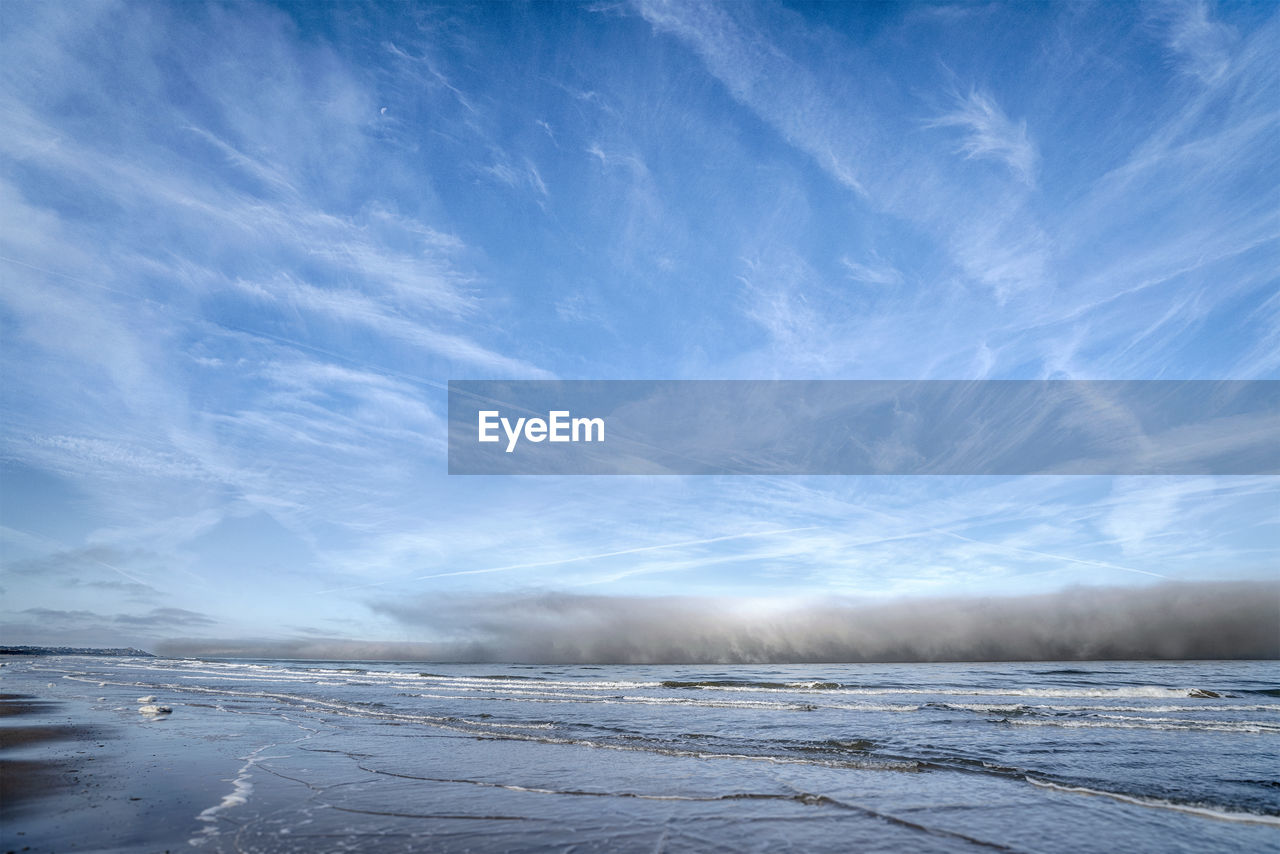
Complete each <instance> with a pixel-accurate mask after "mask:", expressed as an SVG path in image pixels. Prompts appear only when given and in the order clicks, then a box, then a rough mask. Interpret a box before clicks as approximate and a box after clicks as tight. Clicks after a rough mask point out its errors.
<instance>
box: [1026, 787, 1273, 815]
mask: <svg viewBox="0 0 1280 854" xmlns="http://www.w3.org/2000/svg"><path fill="white" fill-rule="evenodd" d="M1023 779H1025V780H1026V781H1027V782H1028V783H1030V784H1032V785H1033V786H1039V787H1040V788H1042V789H1052V790H1054V791H1058V792H1070V793H1072V794H1076V795H1091V796H1095V797H1102V798H1111V799H1112V800H1116V801H1121V802H1123V803H1126V804H1135V805H1137V806H1141V807H1153V808H1155V809H1166V810H1177V811H1178V812H1185V813H1191V814H1193V815H1199V816H1205V817H1206V818H1216V819H1219V820H1221V821H1240V822H1249V823H1253V824H1270V825H1274V826H1277V827H1280V816H1276V815H1264V814H1262V813H1254V812H1243V811H1240V810H1227V809H1221V808H1218V807H1206V806H1199V805H1196V804H1179V803H1174V802H1173V801H1166V800H1164V799H1162V798H1142V797H1138V796H1136V795H1125V794H1121V793H1120V792H1106V791H1103V790H1101V789H1090V788H1088V787H1086V786H1065V785H1062V784H1061V783H1051V782H1049V781H1048V780H1038V779H1036V778H1035V777H1031V776H1026V777H1024V778H1023Z"/></svg>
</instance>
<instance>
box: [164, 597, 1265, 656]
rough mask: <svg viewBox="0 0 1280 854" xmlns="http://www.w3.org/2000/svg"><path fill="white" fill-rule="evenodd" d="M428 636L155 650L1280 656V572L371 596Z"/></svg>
mask: <svg viewBox="0 0 1280 854" xmlns="http://www.w3.org/2000/svg"><path fill="white" fill-rule="evenodd" d="M369 607H370V608H371V609H372V610H373V611H375V612H376V613H378V614H381V615H384V616H387V617H391V618H392V619H394V620H395V621H397V622H398V623H400V624H401V625H402V626H404V628H405V629H406V631H408V632H410V633H412V634H416V635H417V636H418V637H422V638H424V639H431V640H430V641H429V642H423V643H372V642H364V641H351V640H325V639H314V638H310V639H305V640H287V641H261V642H260V641H213V640H202V639H188V640H171V641H167V642H165V643H163V644H160V645H159V647H158V649H159V651H160V652H161V653H162V654H166V655H180V656H202V657H215V656H239V657H263V658H308V659H365V660H370V659H383V660H410V661H412V660H424V661H425V660H434V661H456V662H528V663H566V664H568V663H580V664H643V663H650V664H713V663H714V664H781V663H788V662H916V661H921V662H924V661H1027V660H1031V661H1034V660H1042V661H1068V660H1124V659H1137V660H1143V659H1271V658H1280V582H1245V581H1241V582H1204V583H1170V584H1161V585H1157V586H1152V587H1142V588H1097V587H1077V588H1071V589H1068V590H1064V591H1061V592H1058V593H1052V594H1046V595H1039V596H1019V597H984V598H979V597H948V598H932V599H901V600H895V601H891V602H867V601H854V600H840V599H835V600H832V599H827V600H824V601H821V602H814V601H810V602H807V603H792V604H786V605H778V604H770V603H767V602H762V601H761V600H744V599H734V598H711V597H692V596H690V597H623V596H583V595H576V594H569V593H558V592H547V593H526V594H501V595H469V596H462V595H454V596H441V595H432V596H423V597H420V598H418V599H412V598H408V599H399V600H383V601H376V602H371V603H369Z"/></svg>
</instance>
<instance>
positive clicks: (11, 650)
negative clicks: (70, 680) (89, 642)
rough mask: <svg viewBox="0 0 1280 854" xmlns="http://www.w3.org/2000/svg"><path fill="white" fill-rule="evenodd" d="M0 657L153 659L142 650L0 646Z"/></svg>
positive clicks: (129, 648) (90, 647)
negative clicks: (58, 656)
mask: <svg viewBox="0 0 1280 854" xmlns="http://www.w3.org/2000/svg"><path fill="white" fill-rule="evenodd" d="M0 655H116V656H131V657H134V658H139V657H141V658H155V656H154V655H152V654H151V653H149V652H147V651H146V650H144V649H134V648H133V647H131V646H130V647H112V648H103V647H92V646H0Z"/></svg>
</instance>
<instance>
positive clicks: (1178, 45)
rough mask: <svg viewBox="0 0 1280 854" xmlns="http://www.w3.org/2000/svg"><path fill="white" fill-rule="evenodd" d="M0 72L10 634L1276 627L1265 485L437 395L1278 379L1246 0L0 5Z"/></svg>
mask: <svg viewBox="0 0 1280 854" xmlns="http://www.w3.org/2000/svg"><path fill="white" fill-rule="evenodd" d="M0 57H3V59H0V127H3V128H4V130H3V131H2V132H0V223H2V225H0V642H4V643H11V644H12V643H32V644H77V645H111V646H117V645H134V646H140V647H143V648H156V647H164V645H165V644H169V645H170V646H171V647H172V648H175V649H176V648H179V647H181V649H183V650H186V651H195V652H197V653H198V652H200V651H201V650H205V651H208V650H210V649H214V648H222V649H228V648H231V647H228V646H226V645H225V643H224V644H223V646H221V647H218V646H217V643H223V642H226V641H234V642H236V643H238V644H239V646H236V647H235V648H236V649H239V650H241V651H250V652H251V651H253V650H254V649H257V650H288V649H297V648H299V645H303V644H306V643H310V642H313V641H322V642H323V644H322V645H323V647H324V649H325V650H326V653H325V654H327V655H334V654H342V652H343V650H346V651H348V652H349V653H350V654H353V655H356V654H359V653H360V651H361V650H363V651H364V652H369V650H371V649H373V647H370V646H367V645H368V644H384V645H385V644H393V645H394V644H399V645H401V646H398V647H395V648H396V649H397V650H400V651H401V652H403V649H404V647H403V645H404V644H415V643H446V642H448V643H465V642H469V641H477V640H481V641H482V640H485V639H486V638H492V637H494V636H495V633H496V634H499V635H501V634H502V633H503V632H509V631H515V630H514V629H512V628H511V627H512V626H513V625H515V624H516V623H520V625H524V624H525V623H527V622H528V621H529V620H536V619H537V615H538V614H541V613H544V612H545V613H554V614H557V615H559V616H558V617H557V618H556V620H563V621H564V622H563V623H559V622H555V621H554V620H553V621H552V622H553V623H555V625H556V626H559V627H560V628H557V629H556V631H560V630H562V629H563V630H564V631H570V632H572V631H586V630H587V629H586V628H584V627H589V628H590V630H591V631H597V632H598V628H599V625H600V624H602V623H604V624H607V623H608V622H609V621H610V620H611V619H615V616H616V614H618V613H619V611H618V609H619V608H621V609H623V610H624V611H626V612H627V613H628V614H630V613H632V612H633V611H634V612H635V613H638V614H640V615H641V618H638V619H640V621H641V622H642V623H643V622H644V619H643V615H645V614H651V615H652V616H653V620H652V621H650V622H649V623H647V625H650V626H653V625H659V624H662V625H666V624H667V621H669V620H670V619H671V616H670V615H671V614H673V613H674V614H677V615H680V616H679V619H678V620H677V622H679V621H692V622H693V623H696V622H697V621H698V620H699V619H700V617H699V615H708V614H710V613H712V612H724V611H726V610H727V611H732V612H733V613H734V614H738V615H743V614H745V615H767V614H770V613H775V612H777V611H778V609H789V610H787V613H796V609H800V612H803V613H809V612H805V611H804V610H803V609H805V608H810V609H818V608H822V609H830V608H832V607H861V606H864V605H874V604H876V603H881V604H883V605H885V607H891V608H900V607H902V603H903V602H904V601H905V602H907V603H910V602H913V601H928V602H932V603H935V606H936V603H938V602H968V601H971V600H974V599H975V598H983V597H988V598H989V597H1023V598H1022V599H1020V600H1019V601H1035V602H1043V601H1045V600H1043V599H1042V598H1038V597H1044V596H1064V597H1075V598H1072V599H1071V601H1076V599H1078V598H1079V596H1080V595H1081V594H1080V591H1081V590H1082V589H1093V588H1108V589H1110V588H1133V589H1136V590H1138V591H1139V592H1141V591H1142V590H1149V591H1165V593H1160V595H1162V596H1163V595H1165V594H1166V593H1167V588H1168V585H1170V584H1171V583H1183V584H1200V585H1219V586H1220V585H1221V584H1223V583H1226V584H1228V586H1230V585H1231V584H1232V583H1237V582H1239V583H1245V582H1249V583H1254V584H1257V583H1262V584H1263V585H1264V586H1263V587H1260V588H1258V589H1259V590H1262V591H1263V593H1262V595H1263V596H1264V597H1271V598H1270V600H1269V601H1270V602H1271V603H1273V604H1275V605H1276V606H1277V607H1276V608H1275V609H1273V610H1276V611H1280V593H1278V592H1277V588H1276V587H1275V586H1274V582H1276V581H1277V579H1278V578H1280V561H1278V555H1280V512H1278V509H1280V479H1278V478H1277V477H1275V476H1245V475H1239V476H1229V477H1228V476H1217V477H1211V476H1195V477H1192V476H1187V477H1181V476H1179V477H1173V476H1168V477H1165V476H1127V477H1119V476H1117V477H1104V476H1096V477H1093V476H1090V477H1086V476H1070V477H1067V476H1064V477H1051V476H1023V477H992V476H987V477H978V476H974V477H961V476H936V477H908V476H898V477H890V476H886V477H852V476H850V477H836V476H827V477H817V476H815V477H747V476H741V477H734V476H689V477H678V476H668V477H660V476H655V477H648V476H632V477H623V476H619V477H611V476H600V477H552V476H547V477H504V476H457V475H455V476H450V475H448V474H447V468H446V453H445V451H446V438H447V435H446V418H447V413H446V388H447V383H448V381H449V380H462V379H469V380H475V379H481V380H483V379H497V380H521V379H553V378H558V379H592V380H610V379H765V380H772V379H875V380H884V379H893V380H899V379H900V380H927V379H951V380H971V379H1090V380H1116V379H1119V380H1156V379H1277V378H1280V287H1278V286H1277V285H1278V281H1280V277H1278V275H1277V270H1280V263H1277V262H1278V261H1280V253H1278V251H1277V250H1278V245H1280V189H1278V188H1280V146H1277V145H1276V144H1275V140H1276V139H1277V138H1278V137H1280V98H1277V96H1276V92H1277V91H1280V9H1277V7H1276V6H1275V5H1274V4H1272V3H1253V4H1227V3H1218V4H1214V3H1209V2H1190V3H1163V2H1162V3H1150V4H1143V3H1114V4H1113V3H1096V4H1090V3H1028V4H980V3H960V4H949V3H903V4H892V3H861V4H854V3H850V4H825V3H823V4H805V3H784V4H776V3H755V2H752V3H745V2H744V3H729V4H701V3H689V4H686V3H665V2H635V3H611V2H599V3H584V4H569V3H548V4H502V3H483V4H476V5H463V4H442V5H427V4H401V3H387V4H377V3H370V4H358V3H346V2H342V3H326V4H260V3H227V4H201V3H196V2H181V3H117V2H75V3H37V2H28V1H27V0H8V2H4V3H0ZM1265 585H1271V586H1265ZM1188 589H1190V588H1188ZM1203 589H1206V590H1208V589H1210V588H1208V587H1206V588H1203ZM1212 589H1214V590H1217V589H1219V587H1213V588H1212ZM1233 589H1234V588H1233ZM1121 595H1123V596H1128V595H1130V594H1129V593H1128V592H1125V593H1123V594H1121ZM1027 597H1030V598H1027ZM1064 601H1066V600H1064ZM1126 601H1127V600H1126ZM1153 601H1154V600H1153ZM1263 601H1267V600H1266V599H1265V598H1264V600H1263ZM547 603H552V605H548V604H547ZM555 603H560V604H558V605H557V604H555ZM565 603H568V604H565ZM673 603H674V604H673ZM833 603H834V604H833ZM931 607H932V606H931ZM966 607H967V606H966ZM1037 607H1039V606H1037ZM566 613H568V614H570V616H569V617H565V616H564V615H565V614H566ZM813 613H817V612H816V611H814V612H813ZM822 613H824V614H826V613H827V611H823V612H822ZM504 614H505V615H508V616H507V617H506V618H503V616H502V615H504ZM611 615H615V616H611ZM504 619H505V620H506V622H503V620H504ZM548 619H550V618H548ZM743 619H746V618H745V617H744V618H743ZM761 619H763V617H762V618H761ZM747 622H748V623H749V622H750V621H747ZM618 624H619V625H624V626H625V625H629V623H628V622H627V620H621V621H620V622H619V623H618ZM735 625H736V624H735ZM521 631H523V629H521ZM503 636H504V637H506V635H503ZM215 641H217V643H215ZM179 642H180V643H179ZM174 644H177V646H174ZM360 644H366V646H363V647H361V646H360ZM387 648H391V647H387ZM504 649H507V648H505V647H504ZM502 654H511V653H510V652H509V650H508V651H507V652H504V653H502Z"/></svg>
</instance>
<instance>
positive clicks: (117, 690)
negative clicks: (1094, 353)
mask: <svg viewBox="0 0 1280 854" xmlns="http://www.w3.org/2000/svg"><path fill="white" fill-rule="evenodd" d="M0 673H3V689H4V690H5V691H9V692H25V693H31V694H38V695H40V696H43V697H48V698H52V699H57V700H60V701H62V702H63V703H66V704H69V705H68V707H69V708H75V709H78V710H80V711H78V712H77V714H78V715H83V716H86V717H89V718H92V720H93V722H96V723H103V724H115V725H116V726H117V727H118V729H119V732H120V733H122V734H121V735H120V742H119V745H118V748H117V749H116V750H115V752H114V753H113V752H112V751H110V750H106V749H104V750H105V753H104V756H103V757H102V759H104V760H106V761H105V762H104V763H103V764H102V765H99V766H96V767H97V769H98V771H99V773H100V776H101V778H102V779H109V778H111V776H112V775H115V776H117V777H119V778H120V779H119V783H120V785H121V786H123V787H125V788H129V787H132V789H131V790H137V791H140V792H143V793H144V794H143V795H141V796H139V798H138V801H139V802H140V803H145V804H146V805H147V806H148V807H149V808H150V810H151V811H150V813H149V815H150V818H141V817H139V818H136V819H134V820H121V819H118V818H117V819H116V820H113V822H111V823H112V825H113V827H111V828H95V827H94V825H93V823H92V822H93V819H92V816H90V817H87V818H77V819H75V820H74V821H72V820H70V819H68V820H67V823H64V827H63V830H61V831H57V833H61V835H60V836H57V838H56V841H57V842H58V843H59V845H58V846H57V847H59V848H60V849H65V848H68V847H71V848H77V847H78V848H80V849H81V850H89V847H86V846H85V845H77V844H75V840H77V839H83V838H84V834H85V833H89V834H91V835H92V834H97V836H96V838H98V839H100V840H101V844H99V845H98V848H99V849H101V850H109V849H112V848H119V849H121V850H128V849H129V848H130V847H134V846H137V845H140V844H145V845H152V844H156V845H160V846H161V847H171V846H173V845H179V846H182V847H184V848H185V847H187V846H188V845H190V846H194V847H197V848H200V849H202V850H207V851H223V850H226V851H290V850H421V849H424V848H426V849H428V850H441V851H463V850H470V851H506V850H544V849H555V850H562V849H573V850H576V851H583V850H588V851H590V850H600V851H619V850H621V851H628V850H644V851H654V850H699V851H701V850H708V851H710V850H724V851H745V850H758V851H776V850H803V851H813V850H868V851H876V850H884V851H900V850H910V851H966V850H970V849H973V850H979V849H985V850H990V849H996V850H1012V851H1045V852H1048V851H1072V852H1075V851H1082V850H1096V851H1115V850H1123V851H1159V852H1173V851H1197V852H1204V851H1206V850H1221V851H1246V850H1247V851H1263V850H1280V750H1278V748H1280V666H1278V665H1277V664H1276V663H1275V662H1193V663H1149V662H1142V663H1130V662H1121V663H1111V662H1107V663H1078V662H1076V663H1063V664H1056V663H1001V664H894V665H788V666H696V667H694V666H687V667H686V666H598V667H597V666H583V667H575V666H527V665H519V666H500V665H442V664H430V665H427V664H421V663H398V664H392V663H382V662H379V663H355V664H353V663H351V662H284V661H173V660H163V659H110V658H33V659H22V660H18V661H14V662H10V663H9V666H8V667H6V668H5V669H4V670H3V671H0ZM1215 694H1216V695H1217V696H1212V695H1215ZM144 697H145V698H154V699H153V700H152V702H151V703H149V704H150V705H155V704H159V705H163V706H167V707H171V708H172V709H173V713H172V714H171V715H161V716H159V717H157V716H154V715H142V714H140V713H139V711H138V708H139V706H141V705H143V703H142V702H141V699H142V698H144ZM148 751H150V752H151V754H152V755H153V756H154V757H156V760H155V762H153V763H152V764H151V765H147V764H146V763H144V762H140V761H139V757H141V756H142V755H143V754H144V753H146V752H148ZM106 754H109V755H106ZM112 757H114V758H112ZM103 769H108V770H103ZM178 777H180V778H181V782H180V783H176V784H166V782H165V781H166V780H172V779H176V778H178ZM25 820H26V821H27V822H28V825H29V826H30V828H31V829H32V830H31V832H29V833H24V837H23V838H24V841H23V844H31V842H30V840H31V839H32V838H36V839H37V841H38V840H39V838H40V836H41V834H49V833H55V831H54V829H53V828H52V827H51V826H50V825H49V823H48V822H44V823H40V822H39V821H38V820H37V819H36V818H30V819H25ZM32 822H34V823H32ZM66 827H71V828H72V829H71V830H70V831H68V830H67V829H66ZM9 832H10V831H8V830H6V831H5V833H6V837H5V840H4V841H5V843H6V844H7V845H10V847H11V846H12V843H13V842H14V841H15V840H14V839H12V838H10V837H9V836H8V835H7V834H8V833H9ZM179 837H180V838H179ZM68 843H70V844H68ZM35 850H39V849H38V848H36V849H35Z"/></svg>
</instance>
